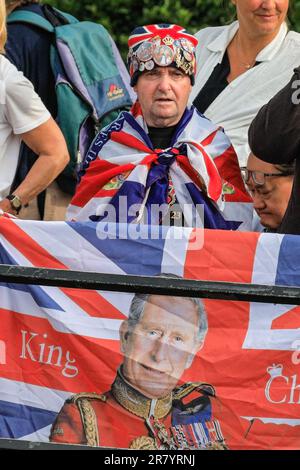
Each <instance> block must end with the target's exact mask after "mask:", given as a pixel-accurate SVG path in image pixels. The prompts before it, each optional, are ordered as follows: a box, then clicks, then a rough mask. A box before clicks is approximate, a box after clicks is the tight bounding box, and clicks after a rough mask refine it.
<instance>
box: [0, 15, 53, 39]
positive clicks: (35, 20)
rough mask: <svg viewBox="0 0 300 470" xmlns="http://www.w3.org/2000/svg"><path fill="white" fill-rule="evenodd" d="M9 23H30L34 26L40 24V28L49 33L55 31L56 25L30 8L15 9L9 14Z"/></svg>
mask: <svg viewBox="0 0 300 470" xmlns="http://www.w3.org/2000/svg"><path fill="white" fill-rule="evenodd" d="M7 23H8V24H11V23H29V24H32V25H34V26H38V27H39V28H41V29H43V30H45V31H48V32H49V33H53V32H54V27H53V26H52V24H51V23H49V21H48V20H46V19H45V18H43V17H42V16H40V15H38V14H37V13H34V12H33V11H28V10H18V11H13V12H12V13H10V15H9V16H8V18H7Z"/></svg>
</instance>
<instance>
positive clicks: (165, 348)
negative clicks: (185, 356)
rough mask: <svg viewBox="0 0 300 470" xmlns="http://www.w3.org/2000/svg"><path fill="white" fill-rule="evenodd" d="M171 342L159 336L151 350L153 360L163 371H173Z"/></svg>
mask: <svg viewBox="0 0 300 470" xmlns="http://www.w3.org/2000/svg"><path fill="white" fill-rule="evenodd" d="M171 348H172V346H170V344H169V343H168V341H167V340H164V339H162V338H159V339H157V340H156V341H155V343H154V345H153V349H152V352H151V357H152V360H153V361H154V362H155V363H156V364H157V369H159V370H161V371H162V372H171V370H172V366H171V361H170V355H171Z"/></svg>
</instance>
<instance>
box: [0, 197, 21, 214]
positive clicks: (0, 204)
mask: <svg viewBox="0 0 300 470" xmlns="http://www.w3.org/2000/svg"><path fill="white" fill-rule="evenodd" d="M0 209H2V210H3V212H8V213H9V214H12V215H17V213H16V211H15V210H14V209H13V208H12V207H11V204H10V202H9V200H8V199H6V198H5V199H2V201H0Z"/></svg>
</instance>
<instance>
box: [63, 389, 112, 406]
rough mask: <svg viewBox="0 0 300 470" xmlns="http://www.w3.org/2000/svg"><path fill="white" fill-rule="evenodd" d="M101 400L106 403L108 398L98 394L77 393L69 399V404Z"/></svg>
mask: <svg viewBox="0 0 300 470" xmlns="http://www.w3.org/2000/svg"><path fill="white" fill-rule="evenodd" d="M84 399H85V400H100V401H104V402H105V401H106V396H105V395H99V393H96V392H90V393H88V392H82V393H76V394H75V395H72V396H71V397H70V398H68V400H67V403H75V404H76V403H77V402H78V400H84Z"/></svg>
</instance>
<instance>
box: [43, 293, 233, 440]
mask: <svg viewBox="0 0 300 470" xmlns="http://www.w3.org/2000/svg"><path fill="white" fill-rule="evenodd" d="M206 332H207V319H206V313H205V310H204V307H203V304H202V303H201V301H200V300H198V299H192V298H172V297H164V296H156V295H135V296H134V298H133V300H132V303H131V307H130V313H129V317H128V320H126V321H124V322H123V323H122V324H121V328H120V339H121V349H122V352H123V353H124V361H123V364H122V365H121V367H120V368H119V370H118V373H117V376H116V378H115V381H114V382H113V384H112V387H111V390H110V391H109V392H107V393H105V394H103V395H97V394H91V393H81V394H78V395H75V396H73V397H72V398H71V399H70V400H67V402H66V403H65V405H64V407H63V408H62V410H61V411H60V413H59V415H58V418H57V420H56V422H55V423H54V425H53V427H52V431H51V436H50V440H52V441H54V442H68V443H80V444H89V445H93V446H99V445H100V446H107V447H117V448H131V449H198V448H213V449H224V448H226V446H225V443H224V439H223V436H222V433H221V429H220V424H219V422H218V421H217V420H215V419H213V418H212V403H211V402H212V401H216V400H215V391H214V388H213V387H212V385H209V384H206V383H201V382H189V383H181V384H180V385H178V382H179V381H180V379H181V376H182V374H183V373H184V371H185V370H186V369H188V368H189V367H190V366H191V364H192V362H193V359H194V356H195V354H196V353H197V351H199V349H201V347H202V345H203V342H204V338H205V335H206Z"/></svg>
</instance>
